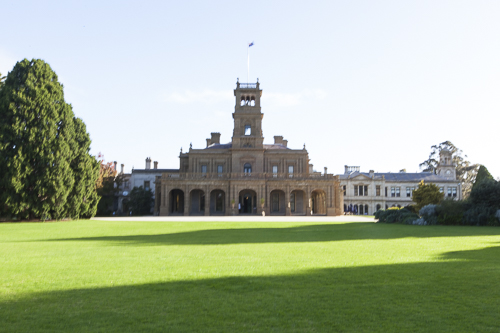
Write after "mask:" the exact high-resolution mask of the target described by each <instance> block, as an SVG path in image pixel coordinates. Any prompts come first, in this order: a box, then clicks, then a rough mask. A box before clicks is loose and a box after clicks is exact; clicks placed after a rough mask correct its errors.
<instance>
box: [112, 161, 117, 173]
mask: <svg viewBox="0 0 500 333" xmlns="http://www.w3.org/2000/svg"><path fill="white" fill-rule="evenodd" d="M113 163H114V165H115V171H117V170H116V165H117V164H118V162H116V161H114V162H113Z"/></svg>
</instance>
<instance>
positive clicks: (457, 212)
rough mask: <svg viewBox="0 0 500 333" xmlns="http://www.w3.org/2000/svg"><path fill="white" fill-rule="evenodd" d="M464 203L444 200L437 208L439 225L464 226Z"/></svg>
mask: <svg viewBox="0 0 500 333" xmlns="http://www.w3.org/2000/svg"><path fill="white" fill-rule="evenodd" d="M464 211H465V207H464V203H463V202H462V201H455V200H443V201H442V202H441V204H440V205H438V206H436V208H435V212H436V215H437V223H438V224H444V225H453V224H463V217H464Z"/></svg>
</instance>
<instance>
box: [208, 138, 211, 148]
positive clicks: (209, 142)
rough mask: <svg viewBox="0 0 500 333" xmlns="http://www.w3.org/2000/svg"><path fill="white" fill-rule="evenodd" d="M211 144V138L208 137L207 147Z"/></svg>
mask: <svg viewBox="0 0 500 333" xmlns="http://www.w3.org/2000/svg"><path fill="white" fill-rule="evenodd" d="M210 144H211V140H210V139H207V147H208V146H210Z"/></svg>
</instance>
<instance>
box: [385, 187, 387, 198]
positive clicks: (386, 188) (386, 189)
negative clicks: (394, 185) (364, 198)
mask: <svg viewBox="0 0 500 333" xmlns="http://www.w3.org/2000/svg"><path fill="white" fill-rule="evenodd" d="M385 196H387V187H386V188H385Z"/></svg>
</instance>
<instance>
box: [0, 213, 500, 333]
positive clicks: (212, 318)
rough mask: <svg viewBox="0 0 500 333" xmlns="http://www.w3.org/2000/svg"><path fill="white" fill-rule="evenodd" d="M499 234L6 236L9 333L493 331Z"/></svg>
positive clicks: (34, 228)
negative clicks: (92, 332)
mask: <svg viewBox="0 0 500 333" xmlns="http://www.w3.org/2000/svg"><path fill="white" fill-rule="evenodd" d="M499 243H500V228H493V227H482V228H480V227H444V226H427V227H422V226H409V225H389V224H374V223H345V224H344V223H324V224H321V223H311V222H309V223H262V222H261V223H257V222H248V223H243V222H237V223H236V222H235V223H227V222H224V223H222V222H221V223H208V222H200V223H193V222H191V223H190V222H186V223H172V222H101V221H75V222H62V223H23V224H17V223H14V224H6V223H4V224H0V332H87V331H95V332H140V331H143V332H332V331H341V332H345V331H356V332H363V331H364V332H387V331H392V332H401V331H407V332H429V331H434V332H498V331H500V315H499V310H500V245H499Z"/></svg>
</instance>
